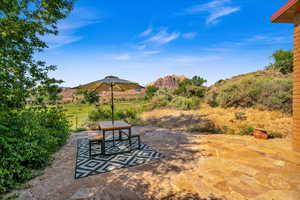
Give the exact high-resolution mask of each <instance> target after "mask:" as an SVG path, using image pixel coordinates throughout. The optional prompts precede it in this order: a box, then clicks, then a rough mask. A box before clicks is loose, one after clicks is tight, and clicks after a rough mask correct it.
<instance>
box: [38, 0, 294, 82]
mask: <svg viewBox="0 0 300 200" xmlns="http://www.w3.org/2000/svg"><path fill="white" fill-rule="evenodd" d="M285 3H286V0H268V1H261V0H130V1H129V0H128V1H123V0H118V1H117V0H111V1H107V0H77V2H76V4H75V8H74V10H73V12H72V13H71V15H70V16H69V17H68V18H67V19H64V20H63V21H60V22H59V24H58V27H59V31H60V33H59V35H58V36H46V37H44V39H45V41H47V43H48V45H49V46H50V48H49V49H47V50H45V51H44V52H43V53H39V54H37V55H36V57H37V58H39V59H42V60H45V61H47V63H48V64H53V65H57V66H58V69H57V70H56V71H55V72H52V73H51V75H52V76H54V77H56V78H58V79H62V80H64V81H65V82H64V83H63V85H64V86H70V87H73V86H77V85H79V84H84V83H88V82H91V81H95V80H98V79H101V78H103V77H104V76H107V75H117V76H119V77H120V78H125V79H129V80H132V81H136V82H139V83H141V84H146V83H149V82H151V81H154V80H156V79H157V78H159V77H162V76H165V75H169V74H177V75H185V76H187V77H192V76H194V75H198V76H201V77H204V78H205V79H207V80H208V83H207V85H210V84H212V83H214V82H216V81H218V80H219V79H225V78H229V77H231V76H234V75H237V74H241V73H247V72H252V71H256V70H259V69H262V68H264V66H266V65H267V64H268V63H270V62H271V60H270V55H271V54H272V52H273V51H274V50H276V49H279V48H280V49H286V50H289V49H292V47H293V26H292V25H290V24H272V23H271V22H270V16H271V15H272V14H273V13H274V12H275V11H277V10H278V9H279V8H280V7H281V6H282V5H284V4H285Z"/></svg>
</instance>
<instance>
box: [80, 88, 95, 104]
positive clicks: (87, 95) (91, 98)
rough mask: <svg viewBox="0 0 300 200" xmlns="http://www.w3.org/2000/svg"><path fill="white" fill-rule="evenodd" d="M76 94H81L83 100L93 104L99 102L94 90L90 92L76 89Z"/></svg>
mask: <svg viewBox="0 0 300 200" xmlns="http://www.w3.org/2000/svg"><path fill="white" fill-rule="evenodd" d="M77 94H78V95H83V98H84V101H85V102H86V103H89V104H95V103H98V102H99V98H100V97H99V95H98V94H97V93H96V92H91V91H87V90H78V91H77Z"/></svg>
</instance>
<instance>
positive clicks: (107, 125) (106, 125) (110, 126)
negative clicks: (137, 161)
mask: <svg viewBox="0 0 300 200" xmlns="http://www.w3.org/2000/svg"><path fill="white" fill-rule="evenodd" d="M98 125H99V129H100V131H101V130H102V135H103V143H105V134H106V132H107V131H112V132H113V139H112V141H113V146H115V134H114V132H115V130H118V131H119V140H122V133H124V132H123V130H128V140H129V146H130V149H131V125H130V124H128V123H126V122H124V121H114V123H112V121H101V122H99V124H98ZM102 151H103V152H102V153H103V154H105V147H104V148H102Z"/></svg>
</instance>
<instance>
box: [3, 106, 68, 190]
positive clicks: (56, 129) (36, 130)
mask: <svg viewBox="0 0 300 200" xmlns="http://www.w3.org/2000/svg"><path fill="white" fill-rule="evenodd" d="M9 115H10V118H9V119H7V118H6V117H5V116H3V115H0V119H1V120H0V121H1V124H2V125H1V126H0V131H1V137H0V146H1V151H0V192H6V191H8V190H9V189H10V188H12V187H13V186H15V185H16V184H19V183H22V182H23V181H25V180H27V179H29V178H31V172H32V171H31V169H38V168H42V167H44V166H46V165H47V163H48V162H49V160H50V155H51V154H52V153H53V152H55V151H56V150H57V149H58V148H59V147H60V146H62V145H63V144H65V142H66V140H67V138H68V135H69V123H68V121H67V119H66V117H65V115H64V113H63V110H62V109H61V108H57V107H52V108H46V107H35V108H29V109H24V110H19V111H18V112H11V113H10V114H9ZM3 124H5V125H3Z"/></svg>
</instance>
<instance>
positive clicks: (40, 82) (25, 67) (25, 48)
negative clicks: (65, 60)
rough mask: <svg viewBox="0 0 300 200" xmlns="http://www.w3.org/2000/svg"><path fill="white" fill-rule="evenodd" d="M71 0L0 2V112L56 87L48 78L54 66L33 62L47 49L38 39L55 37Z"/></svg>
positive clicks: (16, 0)
mask: <svg viewBox="0 0 300 200" xmlns="http://www.w3.org/2000/svg"><path fill="white" fill-rule="evenodd" d="M72 5H73V1H72V0H51V1H48V0H1V1H0V66H1V67H0V91H1V95H0V109H1V110H4V109H5V110H7V109H18V108H23V107H24V106H25V104H26V99H27V98H29V97H31V96H33V95H36V94H37V93H38V92H42V91H43V92H45V91H47V90H40V87H46V86H47V85H48V86H51V85H53V84H57V83H58V81H56V80H55V79H51V78H49V77H48V72H49V71H52V70H55V68H56V67H55V66H53V65H47V64H46V63H45V62H44V61H38V60H35V59H34V57H33V55H34V53H35V52H40V51H42V50H43V49H44V48H46V47H47V45H46V43H45V42H43V41H42V40H41V36H44V35H47V34H57V33H58V31H57V26H56V24H57V22H58V20H60V19H63V18H65V17H66V15H67V14H68V13H69V12H70V10H71V9H72Z"/></svg>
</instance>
